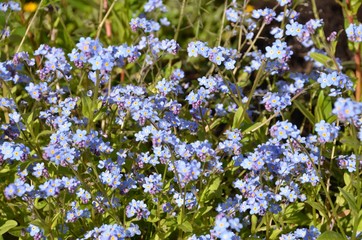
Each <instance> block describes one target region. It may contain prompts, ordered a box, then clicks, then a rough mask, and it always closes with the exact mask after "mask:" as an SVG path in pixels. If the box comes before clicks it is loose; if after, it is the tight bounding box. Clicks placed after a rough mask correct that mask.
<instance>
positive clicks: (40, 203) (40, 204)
mask: <svg viewBox="0 0 362 240" xmlns="http://www.w3.org/2000/svg"><path fill="white" fill-rule="evenodd" d="M47 204H48V202H47V201H45V200H40V201H39V199H38V198H37V199H35V201H34V206H35V208H36V209H42V208H44V207H45V206H46V205H47Z"/></svg>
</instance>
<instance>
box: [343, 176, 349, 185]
mask: <svg viewBox="0 0 362 240" xmlns="http://www.w3.org/2000/svg"><path fill="white" fill-rule="evenodd" d="M343 180H344V184H345V185H346V186H349V184H350V183H351V176H350V175H349V174H348V173H344V174H343Z"/></svg>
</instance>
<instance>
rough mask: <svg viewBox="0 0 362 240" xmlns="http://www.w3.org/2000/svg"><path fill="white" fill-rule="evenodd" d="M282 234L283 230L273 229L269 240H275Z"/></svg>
mask: <svg viewBox="0 0 362 240" xmlns="http://www.w3.org/2000/svg"><path fill="white" fill-rule="evenodd" d="M282 232H283V230H281V229H274V230H273V232H272V234H271V235H270V239H277V237H278V236H279V234H281V233H282Z"/></svg>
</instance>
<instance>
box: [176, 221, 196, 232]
mask: <svg viewBox="0 0 362 240" xmlns="http://www.w3.org/2000/svg"><path fill="white" fill-rule="evenodd" d="M178 228H179V229H181V230H182V231H184V232H192V231H193V228H192V225H191V223H190V222H189V221H185V222H183V223H182V224H181V225H180V226H179V227H178Z"/></svg>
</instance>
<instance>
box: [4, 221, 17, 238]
mask: <svg viewBox="0 0 362 240" xmlns="http://www.w3.org/2000/svg"><path fill="white" fill-rule="evenodd" d="M17 225H18V223H17V222H16V221H14V220H7V221H6V222H5V223H4V224H3V225H2V226H1V227H0V236H1V235H3V234H4V233H7V232H8V231H9V230H10V229H12V228H14V227H16V226H17Z"/></svg>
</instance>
